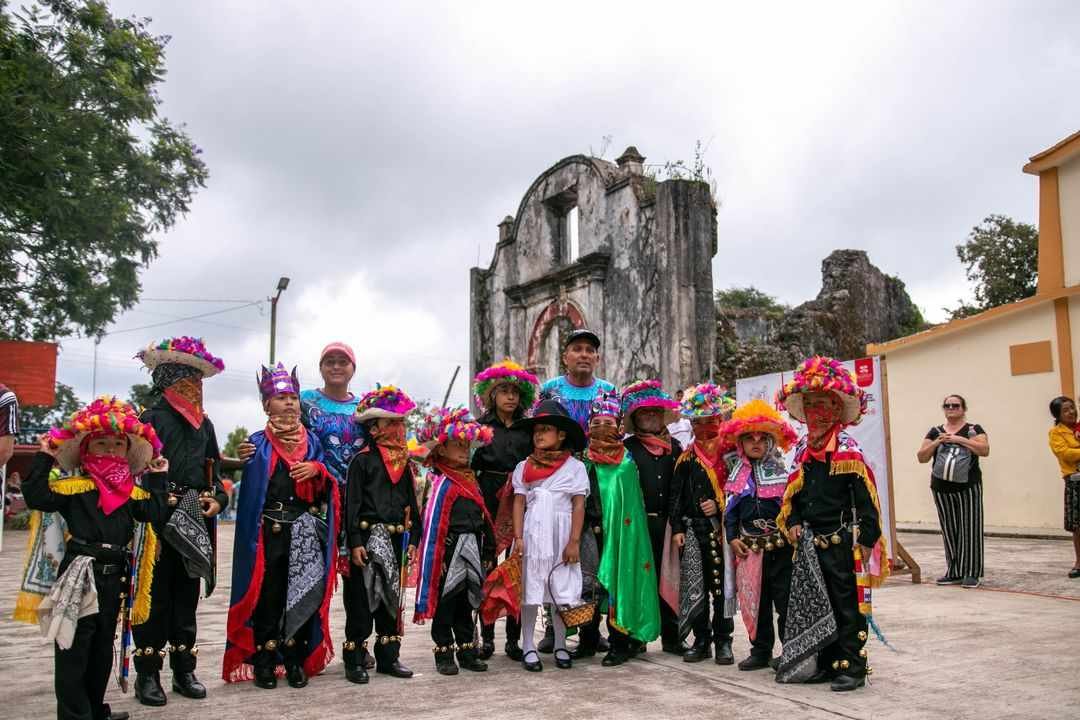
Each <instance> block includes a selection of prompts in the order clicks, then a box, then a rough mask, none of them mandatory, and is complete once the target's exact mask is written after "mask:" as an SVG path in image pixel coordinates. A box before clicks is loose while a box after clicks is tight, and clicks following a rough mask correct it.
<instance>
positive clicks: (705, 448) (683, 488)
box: [671, 383, 735, 665]
mask: <svg viewBox="0 0 1080 720" xmlns="http://www.w3.org/2000/svg"><path fill="white" fill-rule="evenodd" d="M733 405H734V403H733V402H732V401H731V400H730V399H729V398H727V397H726V396H725V395H724V392H723V390H722V389H721V388H719V387H717V386H716V385H713V384H712V383H704V384H702V385H698V386H696V387H693V388H689V389H687V391H686V393H685V394H684V396H683V401H682V404H681V405H680V406H679V413H680V414H681V415H682V416H683V417H686V418H689V419H690V422H691V425H692V426H693V429H694V442H693V443H691V445H690V447H689V448H687V449H686V450H685V451H684V452H683V454H682V455H681V456H680V457H679V461H678V463H677V464H676V465H675V480H674V485H675V489H674V494H673V496H672V501H671V533H672V541H673V544H674V545H675V546H677V547H679V548H681V549H682V561H681V566H682V567H681V574H680V580H679V635H680V637H682V638H685V637H686V636H687V635H688V634H689V632H690V630H693V631H694V644H693V646H692V647H691V648H690V649H689V650H687V651H686V653H685V654H684V655H683V661H685V662H690V663H693V662H701V661H702V660H705V659H708V658H710V657H713V647H712V646H711V645H710V643H713V644H715V650H716V664H717V665H731V664H732V663H734V662H735V658H734V656H733V655H732V653H731V634H732V633H733V632H734V630H735V622H734V620H733V619H732V618H733V617H734V613H735V587H734V568H733V567H732V560H733V555H732V553H731V548H730V546H729V545H728V544H727V543H726V542H725V539H724V532H723V528H722V527H721V525H722V520H723V513H724V480H725V478H726V473H727V470H726V467H725V465H724V453H725V451H726V447H725V446H724V445H723V442H722V439H721V437H720V424H721V421H722V420H724V419H725V417H724V416H725V415H726V414H728V413H730V412H731V410H733V409H734V408H733ZM707 595H708V596H709V597H711V598H712V602H711V605H712V621H711V622H710V620H709V606H710V603H709V602H708V601H707V599H706V597H707Z"/></svg>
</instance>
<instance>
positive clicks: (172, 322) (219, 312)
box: [100, 300, 262, 337]
mask: <svg viewBox="0 0 1080 720" xmlns="http://www.w3.org/2000/svg"><path fill="white" fill-rule="evenodd" d="M261 302H262V300H256V301H254V302H249V303H247V304H246V305H238V306H237V307H233V308H226V309H224V310H214V311H213V312H208V313H201V314H199V315H191V316H189V317H181V318H176V319H175V320H167V321H165V322H159V323H153V324H151V325H140V326H138V327H133V328H124V329H122V330H110V331H109V332H105V333H102V334H101V336H100V337H107V336H109V335H119V334H121V333H129V332H135V331H136V330H149V329H150V328H156V327H163V326H165V325H175V324H176V323H178V322H187V321H188V320H198V319H199V318H205V317H210V316H212V315H223V314H225V313H230V312H233V311H235V310H243V309H244V308H246V307H251V306H252V305H258V304H259V303H261Z"/></svg>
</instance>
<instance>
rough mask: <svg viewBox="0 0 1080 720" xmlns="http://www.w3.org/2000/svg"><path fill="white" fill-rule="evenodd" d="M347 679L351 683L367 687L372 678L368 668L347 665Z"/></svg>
mask: <svg viewBox="0 0 1080 720" xmlns="http://www.w3.org/2000/svg"><path fill="white" fill-rule="evenodd" d="M345 679H346V680H348V681H349V682H351V683H356V684H357V685H366V684H367V683H368V681H369V680H371V676H369V675H368V671H367V668H365V667H364V666H363V665H362V664H361V665H346V666H345Z"/></svg>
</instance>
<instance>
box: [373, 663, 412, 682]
mask: <svg viewBox="0 0 1080 720" xmlns="http://www.w3.org/2000/svg"><path fill="white" fill-rule="evenodd" d="M375 672H377V673H380V674H382V675H389V676H390V677H396V678H411V677H412V670H410V669H409V668H408V667H406V666H405V665H402V664H401V663H400V662H399V661H397V660H395V661H394V662H392V663H390V664H389V665H383V666H382V667H380V666H378V665H376V666H375Z"/></svg>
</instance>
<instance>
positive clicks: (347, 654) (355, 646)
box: [341, 640, 370, 685]
mask: <svg viewBox="0 0 1080 720" xmlns="http://www.w3.org/2000/svg"><path fill="white" fill-rule="evenodd" d="M366 645H367V644H366V643H365V644H363V645H361V644H360V643H358V642H356V641H355V640H348V641H346V642H345V644H344V645H343V646H342V649H341V656H342V659H343V660H344V661H345V679H346V680H348V681H349V682H351V683H356V684H357V685H364V684H366V683H367V682H368V680H370V678H369V677H368V672H367V668H366V667H365V665H364V658H365V657H367V656H368V652H367V646H366Z"/></svg>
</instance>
